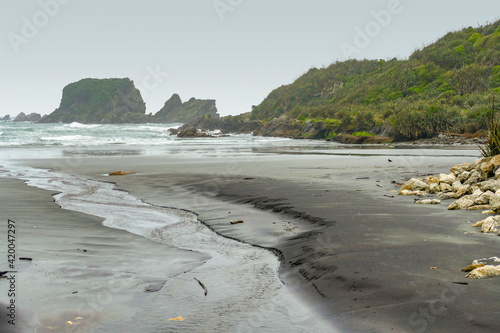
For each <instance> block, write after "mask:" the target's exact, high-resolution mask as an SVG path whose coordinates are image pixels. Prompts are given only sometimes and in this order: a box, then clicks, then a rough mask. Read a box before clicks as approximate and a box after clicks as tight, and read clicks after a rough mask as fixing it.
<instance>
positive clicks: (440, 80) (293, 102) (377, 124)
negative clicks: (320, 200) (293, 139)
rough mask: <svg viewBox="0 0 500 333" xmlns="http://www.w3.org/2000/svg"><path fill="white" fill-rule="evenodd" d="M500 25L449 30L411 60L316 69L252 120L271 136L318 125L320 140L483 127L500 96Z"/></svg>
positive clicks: (357, 62) (347, 63) (339, 64)
mask: <svg viewBox="0 0 500 333" xmlns="http://www.w3.org/2000/svg"><path fill="white" fill-rule="evenodd" d="M499 25H500V21H497V22H495V23H493V24H488V25H485V26H481V27H477V28H472V27H469V28H466V29H463V30H461V31H457V32H452V33H448V34H447V35H445V36H444V37H442V38H440V39H439V40H438V41H436V42H435V43H433V44H431V45H429V46H427V47H424V48H423V49H420V50H417V51H415V52H414V53H413V54H412V55H411V56H410V57H409V59H407V60H397V59H392V60H388V61H384V60H348V61H344V62H336V63H334V64H332V65H330V66H329V67H327V68H322V69H317V68H312V69H310V70H309V71H308V72H307V73H305V74H304V75H302V76H301V77H300V78H298V79H297V80H296V81H295V82H293V83H292V84H289V85H284V86H281V87H279V88H277V89H275V90H274V91H272V92H271V93H270V94H269V96H268V97H267V98H266V99H265V100H264V101H263V102H262V103H261V104H260V105H258V106H256V107H253V110H252V114H251V116H250V118H249V119H250V120H259V121H261V122H262V126H261V130H260V131H257V132H258V133H261V134H262V133H263V134H266V135H279V134H280V131H279V129H280V128H281V129H283V124H286V126H291V127H294V126H295V127H294V128H295V129H296V130H295V132H294V133H295V135H292V136H297V133H299V134H301V136H302V137H308V133H309V132H304V129H305V127H307V126H309V127H310V126H311V125H314V124H316V125H317V126H319V127H320V128H321V129H322V131H321V132H320V133H319V136H320V137H321V138H327V137H329V138H332V137H335V136H336V135H337V134H338V133H340V132H342V133H346V132H347V133H355V132H361V131H367V132H371V133H373V134H384V135H389V136H392V137H399V138H402V139H404V138H419V137H429V136H432V135H434V134H435V133H436V132H457V133H464V132H476V131H478V130H481V129H485V128H486V120H487V118H488V115H489V114H490V112H491V109H492V105H493V104H494V103H493V99H494V96H495V94H497V95H498V93H500V26H499ZM395 42H396V41H395ZM497 99H499V100H498V101H497V102H496V103H497V104H498V103H500V98H498V97H497ZM317 123H320V125H318V124H317ZM280 124H281V125H280ZM316 125H315V126H316ZM273 128H277V129H278V130H273ZM281 132H283V131H281ZM285 133H289V132H286V131H285ZM366 134H367V135H370V134H369V133H366ZM316 135H318V133H317V132H315V136H316ZM285 136H286V135H285ZM299 136H300V135H299Z"/></svg>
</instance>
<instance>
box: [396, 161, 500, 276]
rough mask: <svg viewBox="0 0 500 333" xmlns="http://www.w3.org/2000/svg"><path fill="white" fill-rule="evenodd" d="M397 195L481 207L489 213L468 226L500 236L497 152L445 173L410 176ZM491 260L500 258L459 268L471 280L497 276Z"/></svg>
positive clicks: (498, 268)
mask: <svg viewBox="0 0 500 333" xmlns="http://www.w3.org/2000/svg"><path fill="white" fill-rule="evenodd" d="M399 195H403V196H417V198H416V199H415V203H416V204H441V202H442V200H443V201H444V200H453V201H452V202H451V203H450V204H449V205H448V210H456V209H462V210H475V211H477V210H481V211H482V213H483V214H484V215H489V216H488V217H486V218H485V219H483V220H481V221H478V222H476V223H474V224H472V227H474V228H480V230H481V233H485V234H496V235H498V236H500V155H496V156H493V157H485V158H479V159H476V160H475V161H474V162H473V163H472V164H469V163H463V164H460V165H456V166H454V167H452V168H451V170H450V173H449V174H439V175H436V176H434V175H429V176H427V177H424V178H411V179H410V180H408V181H407V182H406V183H404V184H403V185H402V187H401V189H400V191H399ZM428 195H435V196H436V197H437V199H426V198H425V197H426V196H428ZM495 263H500V259H499V258H497V257H490V258H482V259H476V260H474V261H473V262H472V265H471V266H469V267H467V268H465V269H463V271H466V272H469V274H468V275H467V278H473V279H481V278H486V277H492V276H500V265H496V266H495V265H494V264H495Z"/></svg>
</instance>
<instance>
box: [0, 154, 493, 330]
mask: <svg viewBox="0 0 500 333" xmlns="http://www.w3.org/2000/svg"><path fill="white" fill-rule="evenodd" d="M402 153H403V154H402ZM391 154H392V155H391V156H390V159H391V160H392V162H389V161H388V158H387V154H384V153H381V154H374V155H370V154H361V156H356V155H347V154H342V155H327V154H326V155H317V154H316V155H315V154H310V155H263V156H257V157H252V158H237V157H235V158H228V157H227V158H226V157H225V158H220V157H219V158H206V157H203V158H201V157H199V158H187V157H186V158H182V157H180V158H175V159H170V158H168V157H154V156H153V157H144V156H119V157H116V156H110V157H90V158H89V157H86V158H82V159H78V160H77V162H75V161H73V162H72V163H65V162H64V160H37V161H34V160H30V161H22V163H23V164H28V165H31V166H34V167H42V168H54V169H55V170H57V171H62V172H66V173H70V174H76V175H84V176H86V177H89V178H92V179H97V180H102V181H107V182H114V183H116V184H117V187H118V188H120V189H123V190H126V191H128V192H129V193H130V194H132V195H133V196H135V197H137V198H140V199H142V200H143V201H145V202H148V203H150V204H154V205H159V206H169V207H176V208H181V209H187V210H190V211H194V212H196V213H197V214H198V216H199V219H200V220H201V221H203V222H204V223H206V224H207V225H209V226H210V227H212V228H213V229H214V230H215V231H217V232H218V233H220V234H222V235H225V236H227V237H231V238H235V239H239V240H242V241H244V242H247V243H250V244H254V245H258V246H263V247H268V248H273V249H277V250H278V251H279V252H277V253H279V255H280V256H281V260H282V261H281V268H280V278H281V280H282V281H283V283H284V284H285V286H286V288H287V289H288V290H290V291H292V292H293V294H294V295H296V296H297V297H298V299H302V300H303V301H305V304H307V305H308V306H309V307H310V308H311V309H312V311H311V316H317V318H318V319H319V318H322V319H324V320H325V321H327V322H328V323H330V324H331V325H332V326H331V327H332V329H331V331H339V332H391V331H394V332H493V331H496V330H498V329H499V328H500V323H499V321H498V313H499V312H500V303H498V297H499V290H500V289H499V288H498V286H499V284H500V280H498V279H486V280H466V279H465V273H463V272H461V271H460V269H461V268H463V267H465V266H467V265H469V264H470V263H471V262H472V260H474V259H478V258H483V257H491V256H494V255H497V254H498V247H499V239H498V237H496V236H485V235H481V234H480V233H479V232H478V231H477V230H475V229H472V228H471V227H470V223H469V222H468V221H476V220H478V219H480V217H481V214H480V213H478V212H466V211H452V212H451V211H447V210H446V202H445V204H443V205H438V206H421V205H414V204H413V199H412V198H411V197H398V196H397V193H394V191H396V190H397V189H398V186H396V185H395V184H394V183H393V182H398V183H399V182H402V181H404V180H407V179H409V178H410V177H412V176H416V175H427V174H429V173H433V174H437V173H440V172H448V171H449V169H450V167H451V166H453V165H455V164H459V163H462V162H466V161H467V162H470V161H472V160H473V159H474V158H473V157H472V156H473V154H471V153H470V152H465V153H464V154H463V155H461V154H460V153H456V152H455V153H453V154H452V156H448V157H447V156H446V154H440V153H439V152H438V153H436V152H434V153H431V152H425V153H422V154H420V156H414V154H408V155H405V154H404V152H395V151H393V152H392V153H391ZM398 155H399V156H398ZM61 162H62V163H61ZM116 170H131V171H135V172H137V174H134V175H128V176H121V177H109V176H106V175H105V174H107V173H108V172H112V171H116ZM1 182H2V183H1V184H2V188H3V189H8V190H6V191H2V196H4V198H2V201H1V202H2V203H1V205H2V213H3V212H6V213H5V214H7V215H6V216H12V217H13V218H15V219H19V220H27V221H39V222H38V223H37V228H36V231H34V230H35V229H33V226H31V225H26V226H25V227H23V228H25V231H22V232H21V234H22V235H23V236H22V237H25V238H29V239H30V242H29V244H30V245H29V247H25V248H23V255H24V254H25V255H27V256H34V257H37V259H39V260H38V261H39V263H37V264H35V265H38V266H35V268H33V267H30V268H25V267H23V270H24V271H27V272H28V273H29V276H30V277H33V279H32V281H29V283H28V281H26V282H25V283H24V284H22V285H21V287H22V288H23V289H22V290H23V292H26V291H28V292H32V293H33V295H36V296H34V298H35V299H36V301H34V307H35V308H43V309H46V310H47V315H46V316H45V315H38V318H47V320H48V321H50V318H51V317H50V313H51V312H52V313H59V314H60V313H61V309H64V307H65V304H66V303H65V302H70V301H71V297H74V294H72V292H74V291H78V288H77V287H79V286H82V285H89V280H87V279H96V278H98V277H99V276H105V275H106V276H108V275H110V276H114V277H122V276H125V275H126V274H127V272H126V270H125V269H123V270H120V269H117V267H116V266H117V265H118V266H120V265H121V263H122V261H123V260H130V261H134V256H139V255H140V254H139V253H140V252H138V251H135V250H134V249H135V247H134V243H133V242H134V241H137V240H136V238H134V237H133V236H131V235H130V236H127V234H128V233H127V232H125V231H120V230H115V229H109V228H104V227H101V226H99V223H100V221H99V219H97V218H95V217H92V216H88V215H85V214H76V213H74V212H70V211H65V210H60V209H56V208H55V207H54V206H55V204H54V203H53V202H52V201H53V200H52V198H51V197H50V195H51V193H49V192H47V191H43V190H38V189H34V188H31V187H27V186H25V185H24V184H23V183H22V182H20V181H15V180H5V179H2V180H1ZM16 195H17V197H16ZM26 195H28V196H29V197H30V198H31V200H30V202H29V203H27V202H26V200H24V201H22V202H23V203H22V205H23V207H26V205H29V207H31V208H30V209H28V210H27V209H23V207H19V206H16V203H17V204H18V205H19V202H20V200H19V198H20V197H23V198H24V197H25V196H26ZM33 207H37V209H33ZM30 214H31V215H30ZM33 214H36V219H35V220H34V218H35V216H34V215H33ZM69 216H71V219H69V218H68V217H69ZM75 216H76V217H75ZM9 218H11V217H9ZM65 218H66V219H67V220H68V221H71V225H70V226H68V224H67V223H63V224H64V226H63V227H61V225H58V224H57V223H58V222H57V221H60V222H59V223H62V221H65ZM234 220H244V223H241V224H234V225H232V224H230V223H229V222H230V221H234ZM82 221H85V224H83V225H82V223H80V222H82ZM43 225H47V226H48V227H47V228H41V227H40V226H43ZM104 229H106V230H107V231H106V232H105V235H106V236H105V239H102V237H103V236H99V235H96V234H95V233H99V234H101V235H102V233H103V230H104ZM56 232H57V233H67V234H68V235H69V234H71V235H72V236H71V240H70V241H71V242H72V243H71V245H72V247H70V248H71V250H70V249H69V248H66V247H65V242H64V241H61V237H60V236H61V235H59V237H57V238H56V236H57V234H56ZM40 233H42V234H40ZM20 237H21V236H20ZM127 237H129V238H127ZM20 239H21V238H20ZM32 239H33V240H35V241H34V242H33V243H31V240H32ZM63 239H64V238H63ZM141 242H143V243H141V244H140V245H139V244H137V246H140V247H141V249H142V248H143V247H144V246H147V247H150V248H149V249H148V250H147V253H148V261H144V260H143V259H140V260H139V259H138V258H136V259H137V260H136V261H134V263H133V264H132V265H131V264H130V263H129V264H126V263H123V266H124V267H125V266H126V267H130V266H132V267H134V270H135V271H134V272H135V273H137V272H141V274H142V275H139V276H138V275H137V274H131V275H133V276H134V278H135V279H137V281H138V282H137V281H136V282H137V283H144V281H149V284H155V283H160V282H161V280H162V278H165V277H164V276H163V277H162V274H161V269H160V267H161V258H155V257H154V255H153V254H154V253H158V251H155V247H164V246H163V245H161V244H156V243H154V242H150V241H147V240H144V239H142V240H141ZM23 244H24V243H23ZM75 244H80V245H79V246H78V248H80V249H82V248H84V247H85V249H87V250H88V252H86V253H83V252H78V251H77V250H76V249H74V247H75V246H74V245H75ZM104 248H105V249H106V250H105V252H106V255H102V256H99V259H98V260H96V263H98V264H97V266H98V267H96V272H93V274H89V276H82V275H81V274H83V272H81V271H80V272H79V273H78V274H77V273H75V274H73V275H71V279H69V281H68V282H69V283H63V282H62V281H59V280H55V282H51V279H50V277H49V276H47V273H45V272H50V268H49V267H43V261H44V260H49V259H48V258H51V259H50V260H54V258H56V257H59V256H60V257H61V258H62V259H61V260H64V262H63V264H64V265H67V266H68V267H69V268H68V269H70V268H73V269H75V270H76V271H77V269H76V267H77V266H78V265H79V260H81V259H82V258H87V256H92V255H94V256H98V254H99V253H102V251H103V249H104ZM41 249H42V250H41ZM170 250H171V251H173V252H172V255H173V256H175V257H176V258H179V257H182V255H183V253H182V251H179V250H175V249H169V251H170ZM68 251H73V252H72V253H68ZM162 251H163V249H162ZM185 260H186V265H191V266H192V267H194V266H196V265H197V264H198V263H199V262H200V261H201V260H203V258H202V257H196V256H194V257H193V256H192V255H191V254H190V255H189V256H187V257H186V258H185ZM87 264H88V261H85V265H87ZM23 265H26V264H24V263H23ZM40 265H42V267H40ZM36 267H38V268H36ZM152 267H155V269H153V268H152ZM20 269H21V268H20ZM149 270H150V271H149ZM76 271H75V272H76ZM143 272H147V273H143ZM55 273H56V272H52V274H55ZM25 274H27V273H25ZM172 274H173V273H172ZM40 275H42V277H39V276H40ZM49 275H50V274H49ZM167 278H168V277H167ZM39 279H41V280H39ZM81 279H85V282H84V283H83V282H82V281H81ZM56 281H57V283H61V285H56V286H54V287H55V289H54V288H50V289H47V293H45V292H44V290H40V288H41V286H42V285H46V284H47V283H48V285H50V284H51V283H56ZM91 281H92V280H91ZM120 288H123V289H124V290H129V293H130V294H129V295H127V294H126V293H124V294H122V293H121V292H120V293H119V297H115V298H114V299H113V302H112V303H110V304H109V305H107V306H106V307H105V308H106V309H109V311H104V312H103V313H101V312H99V316H96V318H95V320H96V321H99V320H102V321H106V320H107V318H108V319H109V317H110V316H111V317H113V316H114V317H113V318H114V319H115V322H116V318H117V316H118V317H119V316H121V315H124V314H126V313H127V311H130V313H133V312H134V306H138V304H139V303H137V302H136V300H139V299H140V297H141V293H137V294H134V292H133V291H131V290H132V289H131V288H127V286H121V287H120ZM208 289H209V290H210V285H208ZM53 290H57V291H58V292H60V293H61V294H59V295H57V294H55V295H54V294H52V293H53ZM120 290H121V289H120ZM134 290H135V289H134ZM48 293H50V295H49V294H48ZM142 294H143V293H142ZM51 297H52V301H51V302H50V303H48V304H50V306H42V303H44V304H45V303H46V299H47V298H51ZM59 300H60V301H59ZM51 310H53V311H51ZM20 311H22V310H20ZM74 316H79V314H76V313H75V314H74ZM101 316H104V317H107V318H102V317H101ZM20 318H23V317H22V312H20ZM27 318H30V317H29V316H27ZM314 319H316V317H314ZM21 320H22V319H21ZM242 320H246V319H242ZM47 323H48V322H47ZM234 331H237V330H236V328H235V330H234ZM39 332H42V330H40V331H39Z"/></svg>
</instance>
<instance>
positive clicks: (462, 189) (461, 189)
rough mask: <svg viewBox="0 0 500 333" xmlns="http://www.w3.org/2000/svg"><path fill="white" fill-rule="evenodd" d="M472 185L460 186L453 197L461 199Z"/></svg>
mask: <svg viewBox="0 0 500 333" xmlns="http://www.w3.org/2000/svg"><path fill="white" fill-rule="evenodd" d="M469 188H470V185H462V186H460V187H459V188H458V189H457V191H456V192H455V193H454V194H453V199H459V198H461V197H463V196H464V195H466V194H467V192H468V191H469Z"/></svg>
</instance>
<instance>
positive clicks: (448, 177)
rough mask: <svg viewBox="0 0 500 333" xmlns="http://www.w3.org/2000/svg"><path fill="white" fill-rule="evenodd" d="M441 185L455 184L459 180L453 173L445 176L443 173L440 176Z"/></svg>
mask: <svg viewBox="0 0 500 333" xmlns="http://www.w3.org/2000/svg"><path fill="white" fill-rule="evenodd" d="M438 179H439V184H443V183H444V184H449V185H451V184H453V183H454V182H455V181H456V180H457V177H456V176H455V175H454V174H453V173H450V174H448V175H446V174H444V173H441V174H439V177H438Z"/></svg>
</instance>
